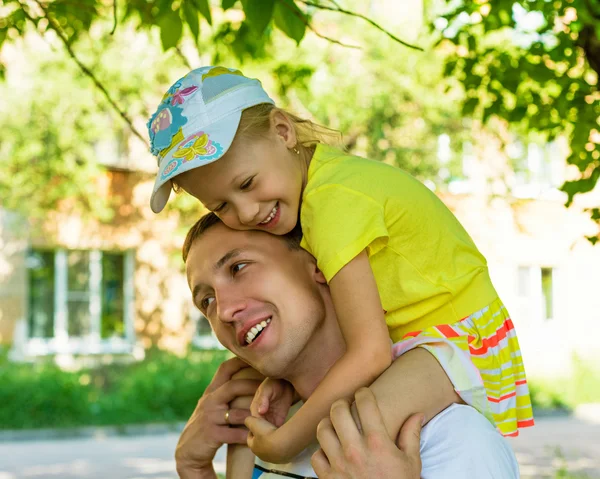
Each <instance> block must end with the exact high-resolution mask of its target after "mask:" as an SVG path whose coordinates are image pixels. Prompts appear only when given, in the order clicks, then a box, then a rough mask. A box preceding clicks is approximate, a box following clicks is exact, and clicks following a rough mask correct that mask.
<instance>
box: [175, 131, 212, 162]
mask: <svg viewBox="0 0 600 479" xmlns="http://www.w3.org/2000/svg"><path fill="white" fill-rule="evenodd" d="M222 153H223V148H222V147H221V145H220V144H219V143H217V142H216V141H213V140H211V139H209V137H208V133H204V132H203V131H199V132H198V133H194V134H193V135H191V136H189V137H187V138H186V140H185V141H184V142H183V143H182V144H181V145H179V148H177V150H175V153H173V158H182V159H183V161H184V162H188V161H192V160H197V159H201V160H204V161H208V160H212V159H214V158H217V157H219V156H220V155H221V154H222Z"/></svg>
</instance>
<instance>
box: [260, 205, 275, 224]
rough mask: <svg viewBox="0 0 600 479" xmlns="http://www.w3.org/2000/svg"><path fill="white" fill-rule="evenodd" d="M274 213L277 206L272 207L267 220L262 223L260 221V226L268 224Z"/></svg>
mask: <svg viewBox="0 0 600 479" xmlns="http://www.w3.org/2000/svg"><path fill="white" fill-rule="evenodd" d="M275 213H277V205H275V206H273V209H272V210H271V213H270V214H269V216H268V217H267V219H266V220H264V221H261V222H260V224H261V225H264V224H266V223H268V222H269V221H271V220H272V219H273V218H275Z"/></svg>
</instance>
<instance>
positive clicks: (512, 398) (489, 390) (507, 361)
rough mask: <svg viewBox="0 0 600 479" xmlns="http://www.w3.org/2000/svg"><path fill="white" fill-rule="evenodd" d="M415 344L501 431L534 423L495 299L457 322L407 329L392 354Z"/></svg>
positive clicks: (519, 361)
mask: <svg viewBox="0 0 600 479" xmlns="http://www.w3.org/2000/svg"><path fill="white" fill-rule="evenodd" d="M415 347H422V348H425V349H427V350H428V351H429V352H430V353H431V354H433V355H434V356H435V358H436V359H437V360H438V361H439V363H440V364H441V365H442V367H443V368H444V370H445V371H446V374H448V377H449V378H450V380H451V381H452V383H453V385H454V389H455V390H456V392H457V393H458V395H459V396H460V397H461V398H462V399H463V400H464V401H465V402H466V403H467V404H469V405H470V406H473V407H474V408H475V409H477V410H478V411H479V412H481V413H482V414H483V415H484V416H485V417H487V418H488V419H489V420H490V421H491V422H492V424H494V425H495V426H496V427H497V428H498V430H499V431H500V432H501V433H502V434H503V435H504V436H517V435H518V434H519V429H520V428H524V427H529V426H533V413H532V410H531V399H530V397H529V388H528V387H527V379H526V377H525V368H524V366H523V358H522V357H521V350H520V349H519V342H518V340H517V335H516V332H515V329H514V325H513V323H512V320H511V319H510V317H509V316H508V311H507V310H506V308H505V307H504V305H503V304H502V301H500V299H496V300H495V301H494V302H493V303H491V304H490V305H488V306H486V307H485V308H483V309H482V310H480V311H477V312H476V313H473V314H471V315H470V316H468V317H466V318H465V319H463V320H461V321H458V322H456V323H453V324H448V325H442V326H433V327H430V328H427V329H424V330H422V331H414V332H411V333H408V334H406V335H405V336H404V338H403V339H402V340H401V341H399V342H397V343H396V344H394V345H393V350H392V352H393V357H394V358H397V357H398V356H401V355H402V354H403V353H405V352H407V351H409V350H411V349H413V348H415Z"/></svg>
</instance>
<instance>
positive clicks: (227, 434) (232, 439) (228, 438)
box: [215, 426, 248, 444]
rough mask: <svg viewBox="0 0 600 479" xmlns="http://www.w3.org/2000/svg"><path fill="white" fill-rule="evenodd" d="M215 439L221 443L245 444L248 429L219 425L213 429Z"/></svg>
mask: <svg viewBox="0 0 600 479" xmlns="http://www.w3.org/2000/svg"><path fill="white" fill-rule="evenodd" d="M215 439H216V440H218V441H219V442H220V443H221V444H246V441H247V440H248V431H247V430H246V429H245V428H243V429H242V428H236V427H227V426H220V427H218V428H217V429H216V430H215Z"/></svg>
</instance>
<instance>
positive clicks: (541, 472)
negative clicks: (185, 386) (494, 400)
mask: <svg viewBox="0 0 600 479" xmlns="http://www.w3.org/2000/svg"><path fill="white" fill-rule="evenodd" d="M177 437H178V435H177V434H176V433H168V434H162V435H153V436H135V437H94V438H84V439H62V440H54V441H22V442H11V443H5V444H0V479H63V478H64V479H176V477H177V476H176V474H175V473H174V470H175V463H174V461H173V459H172V457H173V451H174V448H175V444H176V442H177ZM511 444H512V445H513V447H514V448H515V451H517V457H518V459H519V463H520V465H521V473H522V477H523V478H535V479H542V478H544V479H545V478H554V477H555V474H556V473H557V471H559V470H560V469H561V468H562V467H565V468H566V469H567V470H568V471H569V472H571V473H574V474H575V473H576V474H580V475H579V476H576V477H577V478H578V479H579V477H587V478H589V479H600V424H597V423H596V424H594V423H592V422H587V421H582V420H579V419H575V418H566V417H564V418H552V419H550V418H547V419H544V418H542V419H539V420H538V421H537V426H536V427H535V428H533V429H530V430H527V431H526V432H523V433H522V434H521V436H520V437H519V438H517V439H512V440H511ZM561 457H564V459H561ZM218 459H219V461H218V462H217V466H218V469H220V470H221V471H222V470H223V462H222V461H223V456H222V455H220V457H219V458H218ZM583 474H585V475H583Z"/></svg>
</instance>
